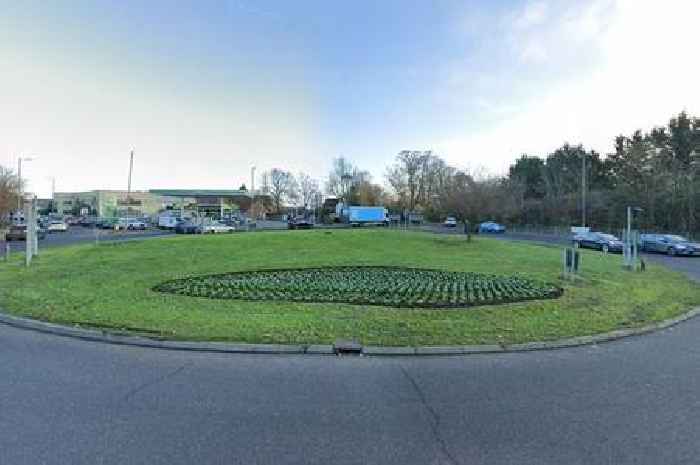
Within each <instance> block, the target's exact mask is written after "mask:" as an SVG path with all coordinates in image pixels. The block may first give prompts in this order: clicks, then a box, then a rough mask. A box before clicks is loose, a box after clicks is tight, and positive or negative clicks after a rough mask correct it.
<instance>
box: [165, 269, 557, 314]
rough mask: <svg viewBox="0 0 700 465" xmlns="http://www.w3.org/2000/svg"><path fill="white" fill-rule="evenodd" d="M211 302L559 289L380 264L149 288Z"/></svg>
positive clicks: (507, 298) (442, 298)
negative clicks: (205, 298)
mask: <svg viewBox="0 0 700 465" xmlns="http://www.w3.org/2000/svg"><path fill="white" fill-rule="evenodd" d="M153 290H155V291H158V292H170V293H173V294H180V295H187V296H193V297H210V298H214V299H242V300H282V301H294V302H321V303H323V302H342V303H349V304H360V305H382V306H388V307H422V308H440V307H469V306H473V305H491V304H502V303H509V302H521V301H525V300H535V299H549V298H555V297H559V296H560V295H561V292H562V290H561V288H559V287H556V286H553V285H549V284H545V283H543V282H538V281H536V280H532V279H526V278H524V277H521V276H497V275H488V274H482V273H462V272H456V271H441V270H424V269H416V268H401V267H383V266H349V267H320V268H302V269H291V270H258V271H242V272H240V271H239V272H235V273H226V274H218V275H209V276H195V277H189V278H184V279H177V280H172V281H167V282H165V283H162V284H159V285H158V286H155V287H154V288H153Z"/></svg>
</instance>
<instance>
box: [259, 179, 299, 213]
mask: <svg viewBox="0 0 700 465" xmlns="http://www.w3.org/2000/svg"><path fill="white" fill-rule="evenodd" d="M263 179H264V180H267V181H268V183H269V184H268V189H269V194H270V197H271V198H272V203H273V205H274V207H275V213H279V212H280V211H282V204H283V203H284V202H286V201H289V200H294V198H295V196H296V190H297V189H296V179H295V178H294V175H293V174H292V173H290V172H289V171H284V170H281V169H278V168H273V169H271V170H270V171H269V172H266V173H263ZM263 186H265V184H263ZM263 189H265V187H263ZM263 192H264V190H263Z"/></svg>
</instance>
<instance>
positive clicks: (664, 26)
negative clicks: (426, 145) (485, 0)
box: [437, 0, 700, 172]
mask: <svg viewBox="0 0 700 465" xmlns="http://www.w3.org/2000/svg"><path fill="white" fill-rule="evenodd" d="M698 17H700V3H697V2H694V1H680V0H677V1H668V2H664V3H663V4H660V3H656V2H647V1H644V2H642V1H639V0H620V1H616V2H610V1H591V2H587V3H585V4H583V5H581V6H580V7H578V8H577V9H576V10H575V11H572V10H567V9H563V10H561V11H558V12H557V14H556V15H552V16H550V17H549V19H548V21H549V22H550V23H551V27H544V28H541V29H542V30H528V31H523V30H521V29H518V30H516V29H517V28H515V29H513V32H512V34H513V35H511V38H510V40H512V38H513V37H519V38H520V39H521V40H520V41H517V42H511V43H512V44H519V48H514V49H512V50H511V54H512V57H513V59H516V58H517V57H519V56H521V55H522V53H524V51H526V50H528V48H527V47H529V46H530V45H528V44H532V43H541V44H548V49H547V51H546V53H547V54H548V56H549V57H550V58H549V60H548V63H546V64H542V63H540V62H533V61H532V60H530V61H529V62H528V63H527V66H524V65H517V64H513V65H512V66H511V67H510V68H508V67H506V68H501V69H499V70H497V72H496V74H497V75H496V76H494V79H499V76H498V74H501V73H513V75H512V77H511V80H510V86H511V87H512V88H518V89H519V92H517V93H511V96H510V98H509V99H504V98H503V97H502V96H499V93H498V92H497V91H494V89H485V92H490V94H489V95H486V96H484V95H481V96H480V97H479V98H480V100H481V104H480V106H481V107H488V106H489V103H488V102H493V107H494V108H498V107H506V108H512V109H513V111H511V112H509V113H506V114H501V115H500V117H498V118H494V119H493V120H492V121H490V122H488V123H487V124H483V125H481V126H480V127H479V130H478V131H472V132H470V133H469V134H455V135H453V136H449V137H445V138H444V139H443V140H442V141H441V142H440V143H439V144H438V147H437V148H438V149H439V150H440V151H441V152H442V153H444V154H446V156H447V158H448V159H450V161H452V162H453V163H457V164H473V163H474V160H479V161H481V162H482V164H484V165H486V166H487V168H489V169H490V170H492V171H498V172H502V171H505V169H506V168H507V166H508V165H509V163H511V162H512V160H514V159H515V158H516V157H517V156H518V155H519V154H521V153H526V152H527V153H531V154H537V155H546V154H547V153H549V152H550V151H552V150H554V149H555V148H556V147H557V146H559V145H561V144H562V143H564V142H569V143H574V144H577V143H582V144H584V145H585V146H586V147H589V148H592V149H595V150H597V151H599V152H601V153H607V152H610V151H612V148H613V140H614V137H615V136H616V135H618V134H620V133H630V132H632V131H634V130H635V129H638V128H641V129H645V130H648V129H650V128H651V127H652V126H655V125H662V124H664V123H666V122H667V121H668V119H669V118H670V117H672V116H674V115H675V114H676V113H678V112H679V111H681V110H684V109H685V110H687V111H689V112H690V113H691V114H693V113H694V112H695V114H698V112H700V92H697V81H696V80H697V76H698V75H699V74H700V61H698V60H695V59H694V58H692V57H694V56H695V51H694V44H695V43H696V38H695V37H694V35H695V34H694V32H693V31H694V22H695V19H696V18H698ZM578 50H584V51H588V53H589V54H588V55H587V56H586V55H583V56H577V55H574V56H569V55H568V53H567V52H572V51H578ZM532 53H534V56H535V57H537V56H538V55H537V54H539V57H542V56H543V55H544V54H545V52H544V51H537V52H536V53H535V52H532ZM518 66H521V67H520V68H519V67H518ZM522 66H524V67H522ZM514 70H519V73H514ZM523 76H539V77H540V78H541V79H538V80H534V79H533V80H532V81H529V82H528V83H527V84H526V85H524V84H523V82H522V81H523ZM501 78H502V77H501ZM453 79H454V78H453ZM484 80H486V79H485V78H484V77H482V78H481V81H482V82H483V81H484ZM468 85H469V84H468V83H465V86H467V88H468ZM501 88H503V89H508V86H503V85H501ZM505 92H508V91H507V90H506V91H505ZM505 92H504V93H505ZM473 109H474V107H473V106H470V107H468V108H467V107H465V109H464V110H465V111H473Z"/></svg>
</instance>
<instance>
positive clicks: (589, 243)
mask: <svg viewBox="0 0 700 465" xmlns="http://www.w3.org/2000/svg"><path fill="white" fill-rule="evenodd" d="M573 243H574V245H575V246H577V247H581V248H586V249H596V250H600V251H602V252H606V253H607V252H617V253H622V249H623V248H624V247H625V244H624V243H623V242H622V241H621V240H620V239H618V238H617V237H615V236H613V235H612V234H606V233H602V232H587V233H581V234H576V235H574V237H573Z"/></svg>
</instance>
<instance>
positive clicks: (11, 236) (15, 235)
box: [5, 224, 46, 241]
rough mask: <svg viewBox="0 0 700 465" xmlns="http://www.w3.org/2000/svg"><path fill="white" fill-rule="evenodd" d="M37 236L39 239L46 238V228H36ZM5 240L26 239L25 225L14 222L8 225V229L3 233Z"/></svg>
mask: <svg viewBox="0 0 700 465" xmlns="http://www.w3.org/2000/svg"><path fill="white" fill-rule="evenodd" d="M36 235H37V237H38V238H39V239H40V240H41V239H44V238H46V230H45V229H43V228H38V229H37V231H36ZM5 240H6V241H26V240H27V225H25V224H16V225H13V226H10V230H9V231H8V232H7V233H6V234H5Z"/></svg>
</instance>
